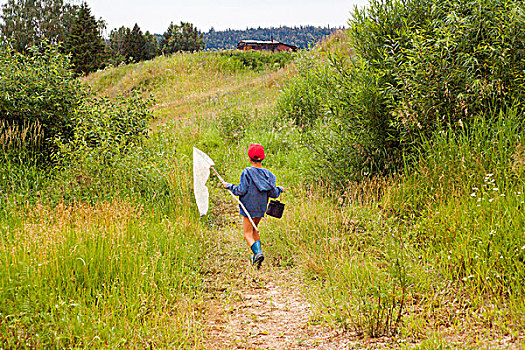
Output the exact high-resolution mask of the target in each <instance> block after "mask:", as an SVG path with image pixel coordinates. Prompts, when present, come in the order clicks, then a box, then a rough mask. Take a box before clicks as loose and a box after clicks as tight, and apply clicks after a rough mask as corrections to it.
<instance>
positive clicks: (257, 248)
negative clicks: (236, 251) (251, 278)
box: [251, 241, 264, 269]
mask: <svg viewBox="0 0 525 350" xmlns="http://www.w3.org/2000/svg"><path fill="white" fill-rule="evenodd" d="M251 249H252V252H253V258H252V264H253V266H255V267H257V268H258V269H260V268H261V264H262V262H263V261H264V255H263V253H262V249H261V241H255V242H254V243H253V244H252V246H251Z"/></svg>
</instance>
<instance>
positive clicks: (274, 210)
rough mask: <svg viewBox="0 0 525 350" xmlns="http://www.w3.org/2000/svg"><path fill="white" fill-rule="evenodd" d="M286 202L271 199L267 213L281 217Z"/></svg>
mask: <svg viewBox="0 0 525 350" xmlns="http://www.w3.org/2000/svg"><path fill="white" fill-rule="evenodd" d="M283 211H284V203H281V202H279V201H277V200H271V201H270V204H268V209H266V214H268V215H270V216H273V217H274V218H277V219H280V218H281V217H282V216H283Z"/></svg>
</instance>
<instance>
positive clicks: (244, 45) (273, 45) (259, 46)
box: [237, 37, 298, 52]
mask: <svg viewBox="0 0 525 350" xmlns="http://www.w3.org/2000/svg"><path fill="white" fill-rule="evenodd" d="M237 49H239V50H244V51H248V50H256V51H271V52H280V51H293V52H296V51H297V49H298V48H297V46H293V45H288V44H284V43H281V42H279V41H275V40H273V37H272V40H271V41H260V40H242V41H240V42H239V43H238V44H237Z"/></svg>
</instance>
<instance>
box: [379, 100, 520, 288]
mask: <svg viewBox="0 0 525 350" xmlns="http://www.w3.org/2000/svg"><path fill="white" fill-rule="evenodd" d="M524 127H525V125H524V121H523V119H522V118H521V117H520V116H519V115H518V114H517V113H516V111H515V110H511V111H509V112H508V113H505V114H503V113H501V114H500V115H498V116H497V117H490V116H489V117H479V118H477V119H476V120H475V121H474V122H473V123H472V124H471V125H470V126H468V127H466V126H465V127H464V128H463V129H461V131H460V132H454V131H453V130H452V129H450V128H449V129H444V130H441V131H439V132H437V133H436V134H434V135H433V137H432V140H428V141H426V142H425V143H424V148H423V151H422V152H423V155H422V156H421V158H420V160H419V166H418V168H416V169H415V171H410V173H409V174H408V176H407V178H406V180H405V181H404V182H403V183H401V184H400V185H399V186H397V187H395V188H394V189H393V190H392V191H391V192H390V193H389V196H388V197H387V198H386V199H385V203H386V205H389V206H390V207H391V208H392V212H393V213H394V215H395V216H396V217H398V218H403V219H404V220H410V221H414V222H415V223H416V224H415V225H414V228H413V230H412V231H411V235H412V239H413V241H414V242H416V243H417V244H418V245H421V246H422V247H423V249H424V250H426V251H427V252H428V253H429V254H432V255H434V256H433V258H434V259H436V264H439V265H440V266H442V268H443V271H446V273H447V274H448V275H449V276H450V278H451V279H453V280H459V281H464V282H466V283H467V284H468V285H469V287H471V288H476V289H479V290H480V291H483V292H487V291H488V292H490V293H495V294H498V295H514V296H517V295H522V294H523V293H524V292H525V290H523V286H522V284H521V282H519V281H521V280H523V278H525V276H524V275H523V271H525V270H524V267H525V266H524V264H525V249H522V248H523V247H525V239H524V238H523V235H522V232H523V231H524V230H525V216H524V215H523V213H524V211H523V205H524V200H525V193H524V189H525V176H524V174H525V172H523V168H522V164H523V162H524V157H523V144H524V140H523V130H524Z"/></svg>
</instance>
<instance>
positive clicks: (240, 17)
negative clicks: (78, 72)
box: [0, 0, 368, 34]
mask: <svg viewBox="0 0 525 350" xmlns="http://www.w3.org/2000/svg"><path fill="white" fill-rule="evenodd" d="M74 2H75V3H79V2H80V1H79V0H76V1H74ZM86 2H87V3H88V4H89V6H90V7H91V10H92V13H93V15H94V16H95V17H96V18H97V19H98V18H100V17H102V18H103V19H104V20H105V21H106V23H107V31H108V33H109V32H110V31H111V29H113V28H118V27H121V26H126V27H132V26H133V25H134V24H135V23H138V25H139V27H140V28H141V29H142V31H143V32H145V31H147V30H149V31H150V32H152V33H158V34H162V33H164V32H165V31H166V29H167V28H168V26H169V24H170V22H174V23H180V21H184V22H190V23H193V24H194V25H195V26H196V27H197V29H199V30H201V31H204V32H206V31H208V30H209V29H210V28H211V27H214V28H215V29H216V30H223V29H227V28H231V29H246V28H247V27H249V28H252V27H255V28H257V27H259V26H260V27H279V26H281V25H282V26H285V25H286V26H300V25H314V26H323V27H324V26H327V25H330V26H331V27H341V26H346V23H347V20H348V18H349V17H350V15H349V14H350V11H352V10H353V8H354V6H355V5H357V6H359V7H362V6H363V5H366V3H367V2H368V1H367V0H323V1H320V0H259V1H254V0H171V1H170V0H87V1H86ZM5 3H7V0H0V4H5Z"/></svg>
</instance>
